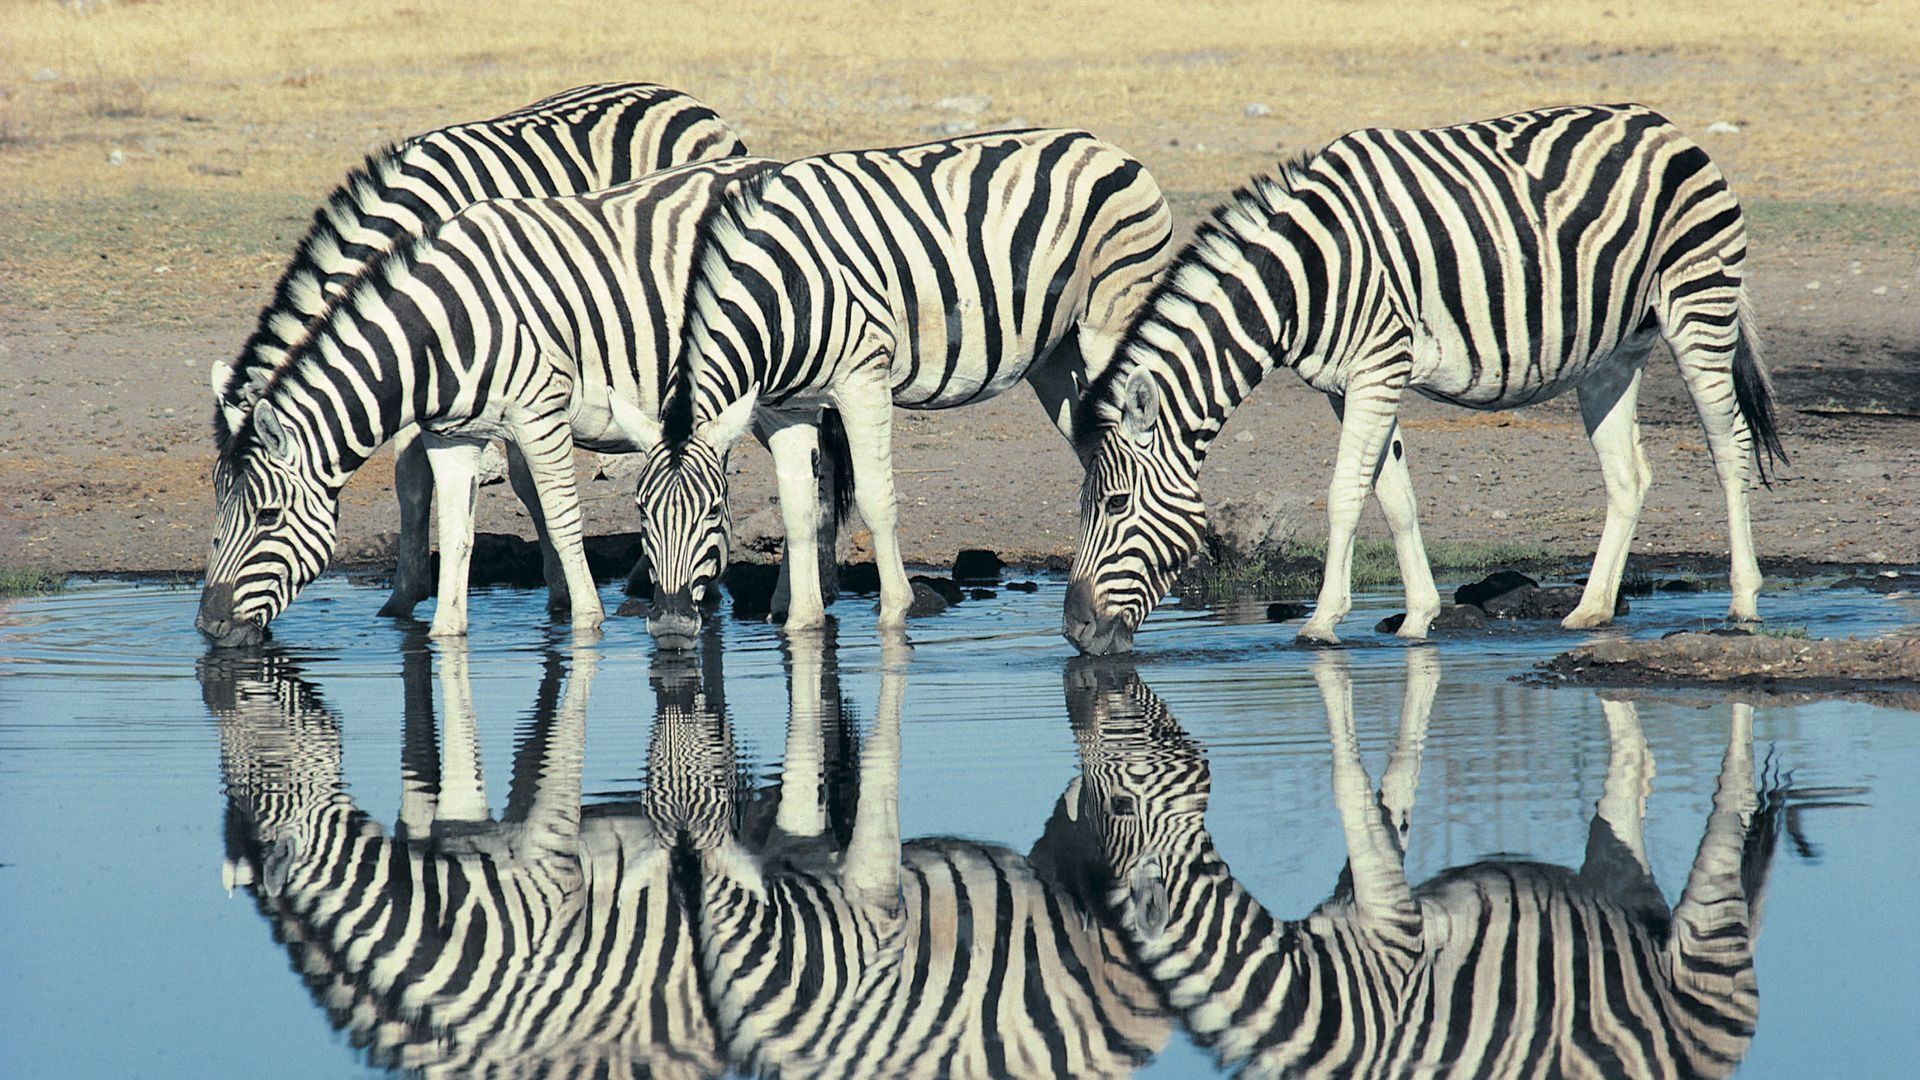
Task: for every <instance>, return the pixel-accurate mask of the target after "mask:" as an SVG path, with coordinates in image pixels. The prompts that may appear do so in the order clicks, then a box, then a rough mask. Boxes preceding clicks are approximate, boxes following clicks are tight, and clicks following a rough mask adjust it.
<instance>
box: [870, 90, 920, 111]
mask: <svg viewBox="0 0 1920 1080" xmlns="http://www.w3.org/2000/svg"><path fill="white" fill-rule="evenodd" d="M913 106H914V101H913V99H912V98H910V97H908V96H907V95H905V94H888V95H887V96H886V97H883V98H881V99H880V100H879V101H876V102H874V103H873V107H874V108H876V109H879V110H880V111H881V112H905V111H906V110H908V109H911V108H913Z"/></svg>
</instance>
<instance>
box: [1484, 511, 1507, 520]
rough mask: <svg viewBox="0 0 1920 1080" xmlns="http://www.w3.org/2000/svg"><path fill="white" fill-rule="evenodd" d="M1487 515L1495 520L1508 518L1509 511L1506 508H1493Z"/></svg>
mask: <svg viewBox="0 0 1920 1080" xmlns="http://www.w3.org/2000/svg"><path fill="white" fill-rule="evenodd" d="M1487 516H1488V517H1490V518H1492V519H1493V520H1495V521H1505V520H1507V512H1506V511H1505V510H1491V511H1488V513H1487Z"/></svg>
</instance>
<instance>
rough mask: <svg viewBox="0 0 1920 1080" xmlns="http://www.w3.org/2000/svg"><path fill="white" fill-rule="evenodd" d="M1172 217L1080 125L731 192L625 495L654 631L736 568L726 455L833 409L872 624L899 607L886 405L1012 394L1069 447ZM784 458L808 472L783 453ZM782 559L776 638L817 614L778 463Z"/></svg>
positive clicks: (683, 632) (690, 613)
mask: <svg viewBox="0 0 1920 1080" xmlns="http://www.w3.org/2000/svg"><path fill="white" fill-rule="evenodd" d="M1168 235H1169V225H1168V214H1167V208H1166V202H1165V200H1164V199H1163V198H1162V197H1161V194H1160V189H1159V186H1158V185H1156V184H1155V183H1154V182H1153V178H1152V177H1151V176H1149V175H1148V174H1147V171H1146V170H1145V169H1144V168H1143V167H1142V166H1141V165H1140V163H1139V162H1138V161H1135V160H1134V159H1133V158H1131V157H1129V156H1127V155H1126V154H1125V153H1123V152H1121V151H1119V150H1117V149H1115V148H1114V147H1112V146H1109V145H1107V144H1106V143H1103V142H1100V141H1099V140H1097V139H1095V138H1094V137H1093V136H1091V135H1089V134H1087V133H1086V132H1083V131H1023V132H1000V133H994V134H987V135H976V136H970V137H967V138H962V139H954V140H951V141H946V142H936V143H928V144H925V145H922V146H913V147H907V148H904V149H892V150H866V151H859V152H846V153H836V154H827V155H824V156H822V157H815V158H806V159H802V160H800V161H795V162H792V163H790V164H788V165H785V166H782V167H781V168H780V169H778V170H777V171H773V172H770V173H769V174H767V175H766V176H765V177H763V178H759V179H756V180H755V181H754V182H752V183H742V184H740V185H738V186H737V187H736V188H735V190H734V193H733V195H732V196H731V197H730V198H729V199H728V200H727V202H726V204H725V205H724V206H722V207H720V208H719V209H717V210H716V211H715V213H714V214H713V220H712V221H711V222H710V223H709V224H708V225H707V226H706V227H705V229H704V230H703V239H702V252H701V254H700V256H699V257H698V262H697V271H696V274H695V277H694V282H693V286H692V288H691V289H690V290H689V293H688V296H689V300H688V307H689V311H688V313H687V324H686V330H685V332H684V335H683V339H684V343H683V346H682V350H681V352H680V354H679V364H678V366H677V368H676V372H677V376H678V378H679V380H680V381H678V382H676V384H675V386H674V388H673V389H672V390H670V391H669V392H668V394H667V395H666V399H667V405H666V407H665V408H666V412H665V414H664V417H663V419H664V422H665V430H664V434H665V440H664V441H663V442H662V443H661V445H659V446H658V447H657V448H656V449H655V450H654V452H653V453H652V454H650V455H649V457H648V459H647V463H646V465H645V466H644V468H643V469H642V471H641V474H640V481H639V486H638V490H637V493H636V499H637V501H638V502H639V504H640V510H641V513H642V515H643V516H644V518H645V522H646V524H645V526H644V527H643V529H642V533H643V543H644V546H645V551H646V556H647V560H648V562H649V564H650V566H651V568H652V570H653V574H654V581H655V593H654V605H653V611H652V613H651V615H650V617H649V619H648V628H649V629H650V630H652V631H653V633H654V636H655V638H656V640H658V641H660V642H661V643H663V644H668V645H680V644H684V643H685V642H687V641H689V640H691V637H692V635H693V633H694V631H695V630H697V629H698V627H699V612H698V608H697V606H696V603H697V601H698V600H699V599H700V598H701V597H702V596H703V595H704V594H705V592H706V590H707V589H708V588H709V587H710V586H711V584H712V583H713V582H714V580H715V579H716V578H717V577H718V576H719V574H720V572H721V570H722V569H724V567H725V563H726V559H727V555H728V550H727V549H728V516H727V478H726V470H725V460H726V455H727V453H728V451H729V449H730V448H731V447H732V445H733V443H734V442H735V440H737V439H738V438H739V436H740V434H741V433H742V432H743V431H745V430H746V427H747V424H748V422H749V421H750V420H753V421H756V422H758V423H761V424H764V425H766V427H767V428H769V429H770V430H771V436H770V439H769V445H771V446H772V447H773V448H774V451H775V453H776V455H778V453H779V452H780V449H781V446H782V444H783V443H785V442H787V441H792V440H800V441H808V442H810V441H812V440H813V438H814V436H813V434H812V431H813V425H814V423H815V418H816V417H817V415H818V414H819V411H820V409H821V408H822V407H823V406H825V405H832V406H833V407H835V408H837V409H839V410H840V414H841V418H842V422H843V423H844V425H845V428H846V435H847V441H848V444H849V447H850V453H851V457H852V465H853V473H854V485H853V487H854V490H853V496H854V500H855V502H856V503H857V505H858V507H859V510H860V516H861V518H862V519H863V520H864V521H865V522H866V525H867V527H868V528H869V529H871V530H872V532H873V544H874V556H875V561H876V562H877V563H878V566H879V570H880V622H881V625H883V626H889V627H891V626H898V625H901V624H902V622H903V620H904V618H905V615H906V610H907V606H908V604H909V603H910V600H911V595H912V594H911V589H910V588H909V586H908V584H907V576H906V571H905V570H904V569H903V567H902V564H901V558H900V548H899V542H898V539H897V537H896V535H895V504H894V488H893V477H892V471H891V469H892V466H891V458H892V427H891V425H892V411H893V407H894V406H895V405H900V406H903V407H906V408H910V409H945V408H951V407H954V406H958V405H966V404H970V403H973V402H976V401H981V400H984V399H986V398H989V397H992V396H994V395H995V394H998V393H1001V392H1002V391H1004V390H1007V389H1009V388H1010V387H1012V386H1013V385H1014V384H1015V383H1017V382H1020V381H1022V380H1024V381H1025V382H1027V384H1028V385H1030V386H1031V387H1033V389H1034V391H1035V392H1036V393H1037V394H1038V395H1039V397H1040V401H1041V405H1042V407H1043V408H1045V409H1046V411H1047V415H1048V416H1049V418H1051V419H1052V420H1053V421H1054V422H1055V424H1056V425H1057V426H1058V427H1059V428H1060V430H1061V431H1062V433H1064V434H1066V435H1068V437H1069V438H1071V437H1072V433H1073V430H1074V420H1073V413H1074V409H1073V402H1074V401H1076V400H1077V398H1078V395H1079V391H1080V389H1081V387H1082V386H1083V385H1084V382H1085V380H1086V379H1087V378H1088V377H1089V376H1090V375H1091V374H1092V373H1097V372H1098V371H1099V370H1100V369H1101V368H1102V367H1104V365H1105V364H1106V362H1107V359H1108V357H1109V356H1110V354H1111V352H1112V348H1113V343H1114V341H1116V340H1117V339H1118V338H1119V336H1120V333H1121V331H1122V329H1123V328H1124V325H1125V322H1126V320H1127V319H1128V318H1129V317H1130V316H1131V314H1132V313H1133V311H1134V310H1135V308H1136V307H1137V306H1138V304H1139V302H1140V301H1141V300H1142V299H1143V298H1144V297H1145V296H1146V294H1147V293H1148V291H1149V289H1150V287H1151V281H1152V278H1153V275H1154V274H1155V272H1157V271H1158V270H1159V268H1160V266H1161V264H1162V262H1163V260H1164V256H1165V253H1166V248H1167V240H1168ZM794 460H796V461H798V460H803V459H800V458H797V457H796V458H795V459H794ZM776 471H777V472H778V474H779V479H780V509H781V514H782V517H783V519H784V525H785V529H786V534H787V542H788V547H789V557H790V560H791V564H792V570H791V574H790V576H791V580H792V594H791V604H790V606H789V609H788V613H787V620H786V626H787V629H788V630H790V631H791V630H803V629H815V628H818V627H819V626H820V625H821V624H822V623H823V622H824V620H825V618H826V614H825V609H824V606H823V604H822V602H821V590H820V585H819V581H818V578H817V574H816V573H815V570H814V565H813V564H814V562H815V556H814V553H813V551H812V548H811V542H810V537H811V536H812V535H813V533H814V529H815V526H814V522H813V518H814V515H815V513H816V507H815V502H816V500H814V499H811V498H808V497H806V496H805V492H806V490H807V488H808V486H809V484H810V483H811V480H810V477H809V476H808V475H807V474H806V473H805V472H804V471H798V470H792V469H788V468H786V467H783V466H780V465H779V463H778V462H776Z"/></svg>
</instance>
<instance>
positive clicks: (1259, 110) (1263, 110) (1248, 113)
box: [1240, 101, 1273, 120]
mask: <svg viewBox="0 0 1920 1080" xmlns="http://www.w3.org/2000/svg"><path fill="white" fill-rule="evenodd" d="M1240 115H1242V116H1244V117H1246V118H1247V119H1249V120H1258V119H1260V118H1261V117H1263V116H1272V115H1273V108H1272V107H1271V106H1269V105H1267V104H1265V103H1264V102H1259V101H1251V102H1248V103H1247V107H1246V108H1244V109H1241V110H1240Z"/></svg>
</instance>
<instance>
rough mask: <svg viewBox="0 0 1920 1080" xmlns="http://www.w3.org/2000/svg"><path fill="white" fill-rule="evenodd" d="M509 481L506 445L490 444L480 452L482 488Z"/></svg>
mask: <svg viewBox="0 0 1920 1080" xmlns="http://www.w3.org/2000/svg"><path fill="white" fill-rule="evenodd" d="M506 481H507V448H506V444H504V443H498V442H490V443H488V444H487V448H486V449H485V450H482V451H480V486H481V487H491V486H493V485H494V484H504V483H506Z"/></svg>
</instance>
